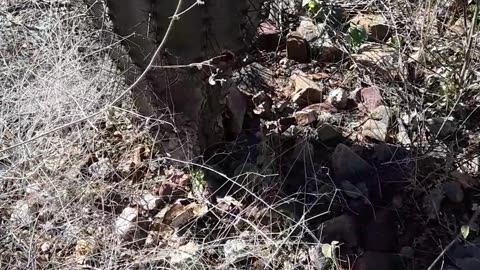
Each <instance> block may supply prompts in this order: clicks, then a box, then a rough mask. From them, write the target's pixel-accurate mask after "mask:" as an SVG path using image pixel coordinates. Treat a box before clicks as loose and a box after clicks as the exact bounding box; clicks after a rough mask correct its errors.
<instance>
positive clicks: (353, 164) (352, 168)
mask: <svg viewBox="0 0 480 270" xmlns="http://www.w3.org/2000/svg"><path fill="white" fill-rule="evenodd" d="M332 167H333V172H334V173H335V179H336V180H337V181H338V183H341V182H342V181H345V180H347V181H350V182H351V183H352V184H356V183H358V182H360V181H362V180H365V179H369V178H370V177H371V175H372V172H373V171H374V169H373V167H372V166H370V164H368V163H367V162H366V161H365V160H364V159H363V158H362V157H360V156H359V155H357V154H356V153H355V152H353V150H352V149H350V147H348V146H346V145H345V144H342V143H341V144H338V145H337V147H336V148H335V151H334V152H333V155H332Z"/></svg>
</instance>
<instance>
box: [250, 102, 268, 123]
mask: <svg viewBox="0 0 480 270" xmlns="http://www.w3.org/2000/svg"><path fill="white" fill-rule="evenodd" d="M272 105H273V103H272V102H271V101H264V102H262V103H261V104H259V105H258V106H257V107H255V109H253V112H254V113H255V114H256V115H258V116H259V117H260V118H262V119H270V118H271V117H272Z"/></svg>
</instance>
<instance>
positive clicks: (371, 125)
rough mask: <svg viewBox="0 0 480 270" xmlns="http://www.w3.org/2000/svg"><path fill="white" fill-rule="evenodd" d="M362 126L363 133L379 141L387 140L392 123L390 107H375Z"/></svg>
mask: <svg viewBox="0 0 480 270" xmlns="http://www.w3.org/2000/svg"><path fill="white" fill-rule="evenodd" d="M370 117H371V118H372V119H368V120H367V121H366V122H365V123H364V124H363V126H362V135H363V136H365V137H368V138H371V139H374V140H377V141H381V142H385V141H386V139H387V135H388V127H389V125H390V109H389V108H388V107H386V106H383V105H382V106H379V107H377V108H375V109H374V110H373V111H372V112H371V114H370Z"/></svg>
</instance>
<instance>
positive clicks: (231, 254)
mask: <svg viewBox="0 0 480 270" xmlns="http://www.w3.org/2000/svg"><path fill="white" fill-rule="evenodd" d="M247 251H248V245H247V243H246V242H245V241H244V240H242V239H232V240H228V241H227V242H225V244H224V246H223V253H224V254H225V259H227V261H229V262H233V261H235V260H237V259H238V257H243V256H246V255H247V254H246V252H247Z"/></svg>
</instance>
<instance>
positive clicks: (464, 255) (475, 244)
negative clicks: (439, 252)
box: [447, 238, 480, 270]
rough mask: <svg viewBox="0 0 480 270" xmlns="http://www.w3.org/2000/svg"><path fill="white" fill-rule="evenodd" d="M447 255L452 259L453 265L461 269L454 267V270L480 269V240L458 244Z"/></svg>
mask: <svg viewBox="0 0 480 270" xmlns="http://www.w3.org/2000/svg"><path fill="white" fill-rule="evenodd" d="M447 254H448V257H449V258H451V259H452V264H453V265H456V266H458V267H459V268H458V267H452V269H460V270H476V269H480V260H479V258H480V238H477V239H474V240H473V241H468V242H466V243H464V244H457V245H455V246H454V247H453V248H452V249H451V250H450V251H449V252H448V253H447Z"/></svg>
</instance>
